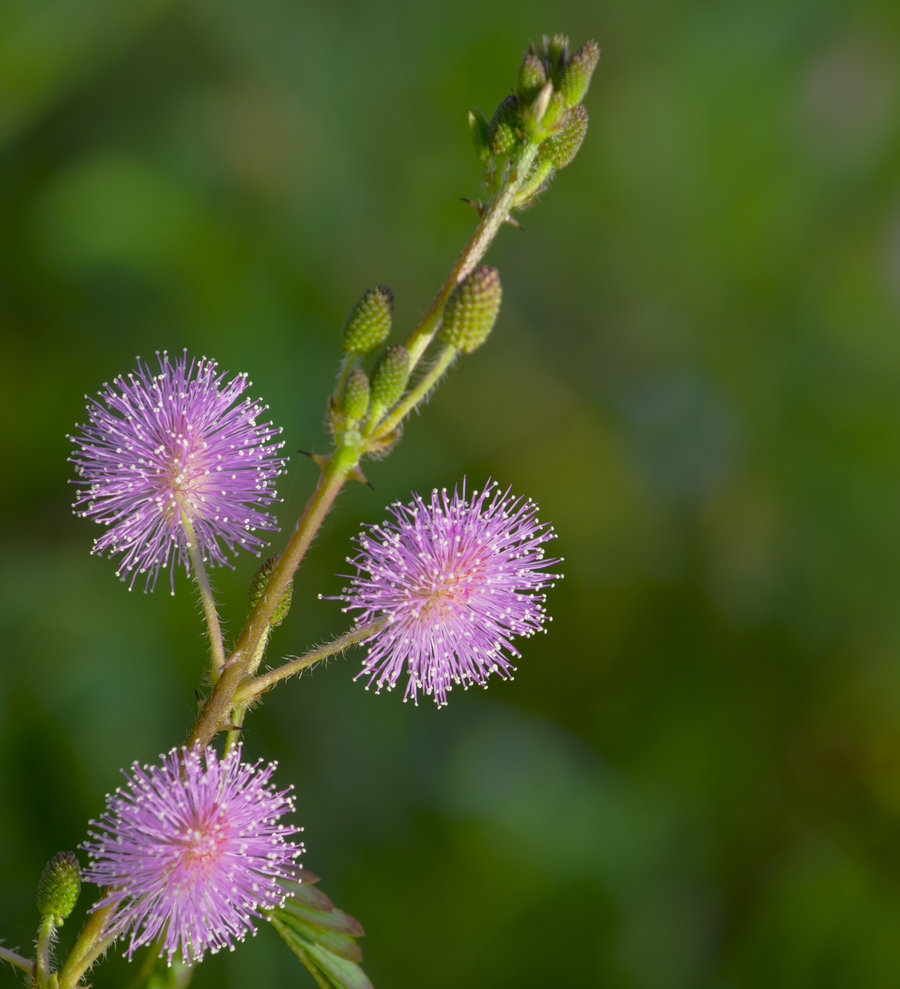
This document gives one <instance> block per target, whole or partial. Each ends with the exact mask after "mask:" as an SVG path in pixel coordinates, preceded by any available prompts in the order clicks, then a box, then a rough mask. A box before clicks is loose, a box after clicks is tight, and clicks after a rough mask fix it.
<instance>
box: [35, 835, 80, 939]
mask: <svg viewBox="0 0 900 989" xmlns="http://www.w3.org/2000/svg"><path fill="white" fill-rule="evenodd" d="M80 892H81V866H80V865H79V864H78V859H77V858H76V857H75V853H74V852H57V854H56V855H54V856H53V858H52V859H50V861H49V862H48V863H47V865H46V866H45V867H44V871H43V872H42V873H41V878H40V881H39V882H38V889H37V908H38V910H39V911H40V914H41V916H42V917H50V918H52V920H53V922H54V923H55V924H61V923H62V922H63V921H64V920H65V919H66V917H68V916H69V914H70V913H71V912H72V910H73V909H74V907H75V904H76V903H77V901H78V894H79V893H80Z"/></svg>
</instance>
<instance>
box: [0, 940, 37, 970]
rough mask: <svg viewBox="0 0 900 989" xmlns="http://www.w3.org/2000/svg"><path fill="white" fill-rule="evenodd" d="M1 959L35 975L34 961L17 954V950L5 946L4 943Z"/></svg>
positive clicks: (0, 954) (0, 951)
mask: <svg viewBox="0 0 900 989" xmlns="http://www.w3.org/2000/svg"><path fill="white" fill-rule="evenodd" d="M0 961H4V962H9V964H10V965H15V967H16V968H20V969H22V971H23V972H27V973H28V975H29V976H33V975H34V962H33V961H32V960H31V959H30V958H23V957H22V956H21V955H17V954H16V953H15V951H10V950H9V948H4V947H3V945H2V944H0Z"/></svg>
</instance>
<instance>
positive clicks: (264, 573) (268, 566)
mask: <svg viewBox="0 0 900 989" xmlns="http://www.w3.org/2000/svg"><path fill="white" fill-rule="evenodd" d="M277 563H278V557H277V556H270V557H269V559H268V560H266V561H264V562H263V563H261V564H260V566H259V569H258V570H257V571H256V573H255V574H254V575H253V578H252V580H251V581H250V610H251V611H253V609H254V608H255V607H256V605H257V602H258V601H259V599H260V598H261V597H262V593H263V590H264V588H265V586H266V582H267V581H268V579H269V577H270V576H271V574H272V571H273V570H274V569H275V565H276V564H277ZM293 596H294V585H293V583H290V584H288V586H287V587H286V588H285V589H284V594H282V595H281V600H280V601H279V602H278V606H277V607H276V608H275V612H274V614H273V615H272V620H271V622H270V624H271V626H272V628H277V627H278V626H279V625H280V624H281V623H282V622H283V621H284V620H285V618H287V616H288V612H289V611H290V610H291V598H292V597H293Z"/></svg>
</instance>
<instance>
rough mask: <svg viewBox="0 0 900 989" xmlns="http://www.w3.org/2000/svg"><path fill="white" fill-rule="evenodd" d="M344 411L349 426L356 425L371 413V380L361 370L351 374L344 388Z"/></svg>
mask: <svg viewBox="0 0 900 989" xmlns="http://www.w3.org/2000/svg"><path fill="white" fill-rule="evenodd" d="M343 411H344V419H345V420H346V423H347V425H348V426H352V425H355V424H356V423H357V422H359V420H360V419H362V417H363V416H364V415H365V414H366V412H368V411H369V379H368V378H367V377H366V372H365V371H362V370H360V369H359V368H357V369H356V370H355V371H353V372H352V373H351V375H350V377H349V378H348V379H347V384H346V385H345V387H344V401H343Z"/></svg>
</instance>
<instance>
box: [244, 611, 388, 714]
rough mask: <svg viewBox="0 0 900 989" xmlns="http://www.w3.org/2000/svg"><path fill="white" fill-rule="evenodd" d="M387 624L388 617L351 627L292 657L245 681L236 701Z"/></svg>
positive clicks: (249, 698)
mask: <svg viewBox="0 0 900 989" xmlns="http://www.w3.org/2000/svg"><path fill="white" fill-rule="evenodd" d="M385 625H387V618H378V619H376V620H375V621H374V622H369V624H368V625H363V626H361V627H360V628H355V629H351V631H349V632H347V633H345V634H344V635H342V636H340V637H339V638H337V639H333V640H332V641H331V642H328V643H326V644H325V645H324V646H318V647H317V648H316V649H311V650H310V651H309V652H308V653H305V654H304V655H303V656H300V657H299V658H297V659H292V660H291V661H290V662H288V663H285V664H284V665H283V666H279V667H278V668H277V669H274V670H269V672H268V673H263V675H262V676H258V677H256V678H255V679H253V680H250V681H249V682H248V683H245V684H244V685H243V687H241V688H240V690H238V692H237V695H236V697H235V702H236V703H237V704H247V703H249V702H250V701H252V700H253V699H254V698H255V697H259V695H260V694H264V693H265V692H266V691H267V690H270V689H271V688H272V687H274V686H275V684H276V683H280V682H281V681H282V680H286V679H287V678H288V677H290V676H293V675H294V674H295V673H299V672H300V671H301V670H305V669H306V668H307V667H309V666H312V665H313V664H314V663H318V662H319V660H322V659H327V658H328V657H329V656H334V655H335V653H339V652H343V651H344V650H345V649H347V648H348V647H349V646H355V645H356V643H357V642H362V641H363V640H364V639H368V638H369V637H370V636H372V635H374V634H375V633H376V632H378V631H379V630H381V629H383V628H384V626H385Z"/></svg>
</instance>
